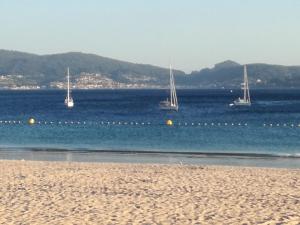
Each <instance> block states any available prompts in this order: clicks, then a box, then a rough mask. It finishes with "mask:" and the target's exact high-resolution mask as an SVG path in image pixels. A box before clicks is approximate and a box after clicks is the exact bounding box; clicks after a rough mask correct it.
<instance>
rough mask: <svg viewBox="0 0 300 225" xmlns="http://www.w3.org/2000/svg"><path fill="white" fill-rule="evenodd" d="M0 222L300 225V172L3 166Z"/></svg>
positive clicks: (3, 162) (61, 164) (79, 164)
mask: <svg viewBox="0 0 300 225" xmlns="http://www.w3.org/2000/svg"><path fill="white" fill-rule="evenodd" d="M0 171H1V173H0V181H1V189H0V194H1V198H0V223H3V224H7V223H13V224H15V223H16V224H18V223H26V224H27V223H28V224H183V225H184V224H287V223H288V224H295V225H296V224H299V222H300V216H299V215H300V208H299V207H298V205H299V204H300V171H299V169H280V168H250V167H235V166H207V165H205V166H204V165H201V166H199V165H198V166H195V165H162V164H140V163H139V164H134V163H92V162H89V163H86V162H49V161H48V162H45V161H21V160H19V161H13V160H0Z"/></svg>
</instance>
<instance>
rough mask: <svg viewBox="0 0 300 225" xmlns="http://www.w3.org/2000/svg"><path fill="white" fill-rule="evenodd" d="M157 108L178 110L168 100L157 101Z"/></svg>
mask: <svg viewBox="0 0 300 225" xmlns="http://www.w3.org/2000/svg"><path fill="white" fill-rule="evenodd" d="M159 108H160V109H162V110H175V111H178V106H176V105H172V104H171V102H169V101H161V102H160V103H159Z"/></svg>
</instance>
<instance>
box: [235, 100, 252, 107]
mask: <svg viewBox="0 0 300 225" xmlns="http://www.w3.org/2000/svg"><path fill="white" fill-rule="evenodd" d="M233 105H235V106H251V102H248V101H239V100H236V101H234V102H233Z"/></svg>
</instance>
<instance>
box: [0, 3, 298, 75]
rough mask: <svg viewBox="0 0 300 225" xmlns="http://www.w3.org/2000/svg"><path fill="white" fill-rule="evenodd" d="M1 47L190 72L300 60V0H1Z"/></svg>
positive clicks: (294, 62) (293, 62)
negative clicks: (229, 63)
mask: <svg viewBox="0 0 300 225" xmlns="http://www.w3.org/2000/svg"><path fill="white" fill-rule="evenodd" d="M0 21H1V23H0V24H1V27H0V48H1V49H10V50H19V51H26V52H31V53H37V54H51V53H60V52H68V51H81V52H87V53H95V54H99V55H102V56H106V57H111V58H116V59H121V60H126V61H131V62H136V63H147V64H154V65H159V66H166V67H167V66H168V64H169V62H170V61H172V63H173V64H174V67H176V68H178V69H182V70H185V71H187V72H189V71H192V70H198V69H201V68H204V67H210V66H212V65H213V64H215V63H217V62H220V61H224V60H226V59H232V60H235V61H237V62H239V63H253V62H265V63H273V64H285V65H295V64H297V65H300V1H299V0H206V1H204V0H185V1H184V0H1V1H0Z"/></svg>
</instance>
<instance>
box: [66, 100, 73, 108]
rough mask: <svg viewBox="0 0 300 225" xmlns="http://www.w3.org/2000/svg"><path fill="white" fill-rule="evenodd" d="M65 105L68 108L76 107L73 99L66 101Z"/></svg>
mask: <svg viewBox="0 0 300 225" xmlns="http://www.w3.org/2000/svg"><path fill="white" fill-rule="evenodd" d="M65 105H66V106H67V107H68V108H72V107H74V101H73V99H67V98H66V99H65Z"/></svg>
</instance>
